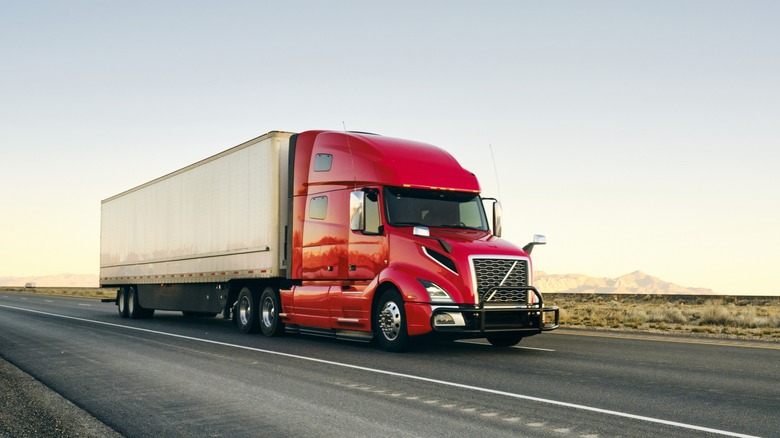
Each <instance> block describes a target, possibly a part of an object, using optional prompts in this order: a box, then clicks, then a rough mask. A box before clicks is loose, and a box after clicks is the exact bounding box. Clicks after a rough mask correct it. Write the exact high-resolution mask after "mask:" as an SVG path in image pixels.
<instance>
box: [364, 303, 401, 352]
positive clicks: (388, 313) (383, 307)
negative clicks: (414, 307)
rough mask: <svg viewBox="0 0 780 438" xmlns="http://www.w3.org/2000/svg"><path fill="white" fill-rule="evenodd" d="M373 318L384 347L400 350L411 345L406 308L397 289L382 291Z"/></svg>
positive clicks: (380, 341)
mask: <svg viewBox="0 0 780 438" xmlns="http://www.w3.org/2000/svg"><path fill="white" fill-rule="evenodd" d="M372 320H373V322H374V333H375V334H376V337H377V341H379V345H380V346H381V347H382V348H383V349H385V350H387V351H393V352H400V351H404V350H406V349H407V348H408V347H409V334H408V332H407V329H406V310H405V309H404V302H403V299H402V298H401V294H400V293H398V291H397V290H395V289H388V290H386V291H384V292H383V293H382V295H381V296H380V297H379V301H378V302H377V306H376V307H375V308H374V317H373V318H372Z"/></svg>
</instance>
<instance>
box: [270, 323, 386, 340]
mask: <svg viewBox="0 0 780 438" xmlns="http://www.w3.org/2000/svg"><path fill="white" fill-rule="evenodd" d="M285 331H286V332H287V333H300V334H302V335H312V336H322V337H326V338H336V339H343V340H345V341H357V342H371V340H372V339H374V334H373V333H371V332H363V331H357V330H333V329H324V328H318V327H306V326H299V325H292V324H287V325H285Z"/></svg>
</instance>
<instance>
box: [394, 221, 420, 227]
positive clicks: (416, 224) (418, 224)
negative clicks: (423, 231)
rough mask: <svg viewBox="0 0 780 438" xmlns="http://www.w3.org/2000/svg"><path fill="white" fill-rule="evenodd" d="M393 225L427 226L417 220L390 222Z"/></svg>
mask: <svg viewBox="0 0 780 438" xmlns="http://www.w3.org/2000/svg"><path fill="white" fill-rule="evenodd" d="M390 225H393V226H395V227H427V226H428V225H425V224H421V223H419V222H390Z"/></svg>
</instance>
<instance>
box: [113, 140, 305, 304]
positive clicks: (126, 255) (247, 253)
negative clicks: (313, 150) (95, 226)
mask: <svg viewBox="0 0 780 438" xmlns="http://www.w3.org/2000/svg"><path fill="white" fill-rule="evenodd" d="M291 135H292V133H289V132H280V131H273V132H269V133H267V134H265V135H262V136H260V137H257V138H255V139H252V140H249V141H247V142H245V143H242V144H240V145H238V146H235V147H233V148H231V149H228V150H226V151H224V152H222V153H219V154H217V155H214V156H212V157H210V158H207V159H205V160H202V161H200V162H197V163H195V164H192V165H190V166H187V167H185V168H183V169H180V170H178V171H176V172H173V173H170V174H168V175H165V176H163V177H160V178H157V179H155V180H153V181H150V182H148V183H146V184H143V185H141V186H138V187H136V188H133V189H130V190H128V191H126V192H123V193H121V194H119V195H116V196H113V197H111V198H108V199H105V200H104V201H103V202H102V204H101V240H100V285H101V287H113V286H119V287H121V286H125V285H137V287H138V289H139V290H142V289H143V288H144V285H155V287H156V288H159V287H160V286H161V285H166V284H172V285H174V286H171V287H172V288H174V289H176V291H174V290H171V294H168V296H167V298H166V294H165V293H162V294H160V293H155V294H143V293H139V294H138V298H137V299H138V300H139V301H137V304H140V306H141V307H144V308H151V309H168V310H185V311H189V312H193V313H196V312H197V313H218V312H219V311H221V310H223V309H222V306H224V305H225V303H224V300H225V299H226V296H225V295H226V293H227V292H226V291H225V293H214V290H215V286H214V285H215V284H218V283H222V282H225V281H228V280H235V279H241V278H247V279H252V278H272V277H284V276H285V270H286V269H287V264H288V261H287V256H286V255H285V247H286V246H285V239H286V235H287V233H286V230H285V227H286V226H287V224H288V220H287V216H288V214H289V213H288V211H287V208H286V200H287V195H288V189H289V188H288V173H289V169H288V166H289V160H288V153H289V138H290V136H291ZM182 283H202V284H203V287H202V288H198V287H192V286H196V285H195V284H192V285H190V287H188V290H191V291H193V293H191V294H187V295H185V296H182V295H181V293H180V291H179V290H178V288H180V287H181V286H176V285H180V284H182ZM216 288H217V289H219V286H216ZM125 289H126V288H123V289H122V291H123V292H124V290H125ZM174 292H176V293H174ZM128 293H133V294H135V293H137V291H135V290H132V288H129V290H128ZM123 298H124V297H123ZM123 301H124V300H123ZM152 301H153V302H152ZM132 302H133V301H131V303H132ZM120 304H121V302H120ZM120 311H121V309H120Z"/></svg>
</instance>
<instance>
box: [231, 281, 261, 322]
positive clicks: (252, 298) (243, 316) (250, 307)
mask: <svg viewBox="0 0 780 438" xmlns="http://www.w3.org/2000/svg"><path fill="white" fill-rule="evenodd" d="M259 303H260V299H259V298H258V296H257V292H256V291H253V290H249V288H247V287H245V288H242V289H241V292H240V293H239V294H238V301H237V305H236V310H237V312H236V322H237V323H238V328H239V329H240V330H241V331H242V332H244V333H257V332H258V331H260V318H259V315H258V308H259V307H260V306H259Z"/></svg>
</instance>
